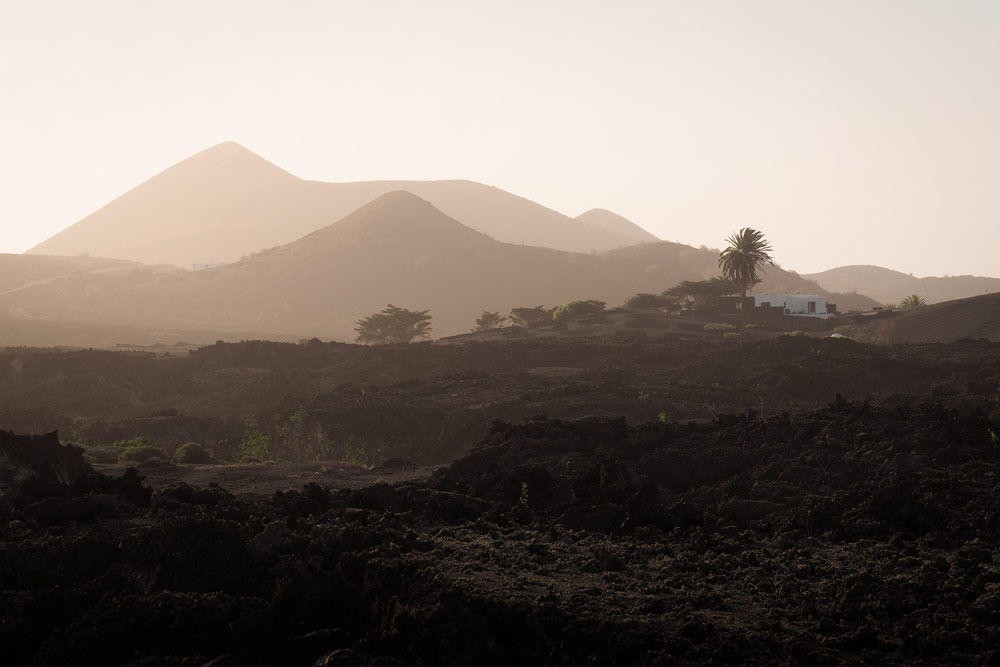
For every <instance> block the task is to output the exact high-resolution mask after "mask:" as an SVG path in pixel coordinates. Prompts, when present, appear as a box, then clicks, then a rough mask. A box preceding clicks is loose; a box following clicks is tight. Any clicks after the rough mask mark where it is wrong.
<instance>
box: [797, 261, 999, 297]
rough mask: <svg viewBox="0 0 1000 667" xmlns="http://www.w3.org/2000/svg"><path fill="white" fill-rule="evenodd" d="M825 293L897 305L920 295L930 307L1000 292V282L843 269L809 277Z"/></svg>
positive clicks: (876, 269)
mask: <svg viewBox="0 0 1000 667" xmlns="http://www.w3.org/2000/svg"><path fill="white" fill-rule="evenodd" d="M803 277H804V278H808V279H810V280H815V281H816V282H817V283H818V284H819V285H821V286H822V287H823V288H824V289H828V290H832V291H836V292H851V291H854V290H857V291H858V292H860V293H862V294H866V295H868V296H870V297H872V298H873V299H876V300H877V301H879V302H881V303H896V304H898V303H899V302H900V301H902V300H903V299H905V298H906V297H907V296H909V295H911V294H917V295H919V296H920V297H921V298H923V299H924V300H926V301H927V302H928V303H940V302H942V301H951V300H954V299H962V298H965V297H970V296H975V295H979V294H989V293H992V292H1000V279H998V278H985V277H981V276H945V277H936V276H929V277H926V278H915V277H913V276H911V275H908V274H906V273H901V272H899V271H893V270H891V269H886V268H883V267H881V266H871V265H855V266H841V267H837V268H835V269H830V270H829V271H823V272H821V273H813V274H809V275H806V276H803Z"/></svg>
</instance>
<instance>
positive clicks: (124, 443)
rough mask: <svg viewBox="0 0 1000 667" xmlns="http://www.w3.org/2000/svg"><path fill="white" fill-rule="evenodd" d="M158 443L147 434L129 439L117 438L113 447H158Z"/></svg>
mask: <svg viewBox="0 0 1000 667" xmlns="http://www.w3.org/2000/svg"><path fill="white" fill-rule="evenodd" d="M156 446H157V444H156V443H155V442H153V441H152V440H150V439H149V438H147V437H146V436H144V435H142V436H137V437H135V438H129V439H127V440H116V441H115V442H114V444H113V445H112V447H117V448H118V449H134V448H136V447H156Z"/></svg>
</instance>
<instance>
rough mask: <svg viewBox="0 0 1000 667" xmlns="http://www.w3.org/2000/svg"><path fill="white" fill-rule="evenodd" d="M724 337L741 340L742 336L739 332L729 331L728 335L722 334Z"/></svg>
mask: <svg viewBox="0 0 1000 667" xmlns="http://www.w3.org/2000/svg"><path fill="white" fill-rule="evenodd" d="M722 337H723V338H739V337H740V334H739V332H737V331H727V332H726V333H724V334H722Z"/></svg>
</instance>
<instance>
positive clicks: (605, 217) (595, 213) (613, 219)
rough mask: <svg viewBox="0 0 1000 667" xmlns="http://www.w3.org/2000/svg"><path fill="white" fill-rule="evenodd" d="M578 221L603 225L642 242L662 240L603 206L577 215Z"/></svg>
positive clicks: (598, 225)
mask: <svg viewBox="0 0 1000 667" xmlns="http://www.w3.org/2000/svg"><path fill="white" fill-rule="evenodd" d="M576 221H577V222H584V223H587V224H588V225H595V226H597V227H603V228H604V229H608V230H610V231H613V232H615V233H616V234H621V235H622V236H626V237H628V238H630V239H633V240H635V241H637V242H640V243H642V242H650V241H651V242H656V241H659V240H660V239H658V238H656V237H655V236H653V235H652V234H650V233H649V232H647V231H646V230H645V229H643V228H642V227H640V226H639V225H637V224H635V223H634V222H632V221H631V220H629V219H628V218H625V217H623V216H620V215H618V214H617V213H613V212H611V211H608V210H605V209H603V208H592V209H590V210H589V211H587V212H586V213H581V214H580V215H578V216H576Z"/></svg>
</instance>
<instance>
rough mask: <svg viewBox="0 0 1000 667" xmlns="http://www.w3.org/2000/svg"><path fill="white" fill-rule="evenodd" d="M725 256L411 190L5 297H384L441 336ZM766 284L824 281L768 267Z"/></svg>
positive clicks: (636, 285) (230, 317)
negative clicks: (546, 224)
mask: <svg viewBox="0 0 1000 667" xmlns="http://www.w3.org/2000/svg"><path fill="white" fill-rule="evenodd" d="M717 260H718V255H717V253H715V252H713V251H709V250H698V249H696V248H692V247H690V246H684V245H681V244H677V243H667V242H660V243H643V244H639V245H635V246H630V247H626V248H621V249H617V250H613V251H607V252H604V253H600V254H594V255H592V254H579V253H568V252H563V251H559V250H552V249H548V248H537V247H532V246H520V245H513V244H508V243H500V242H498V241H496V240H494V239H491V238H489V237H488V236H486V235H484V234H482V233H479V232H477V231H475V230H472V229H470V228H468V227H466V226H464V225H462V224H461V223H459V222H458V221H456V220H454V219H453V218H450V217H449V216H447V215H445V214H444V213H442V212H441V211H439V210H437V209H436V208H435V207H433V206H432V205H431V204H430V203H429V202H427V201H425V200H423V199H420V198H419V197H417V196H415V195H413V194H411V193H408V192H393V193H388V194H386V195H383V196H381V197H379V198H378V199H376V200H375V201H373V202H371V203H369V204H366V205H365V206H363V207H362V208H360V209H358V210H357V211H355V212H354V213H352V214H350V215H349V216H347V217H346V218H344V219H343V220H341V221H339V222H337V223H335V224H331V225H328V226H327V227H324V228H323V229H320V230H317V231H315V232H313V233H311V234H308V235H306V236H305V237H303V238H301V239H299V240H297V241H295V242H293V243H290V244H287V245H285V246H281V247H278V248H274V249H271V250H268V251H264V252H261V253H259V254H257V255H255V256H254V257H250V258H248V259H246V260H244V261H241V262H238V263H235V264H232V265H228V266H223V267H219V268H216V269H212V270H208V271H196V272H177V273H175V274H171V275H161V274H157V273H154V272H153V271H133V272H132V273H131V274H130V275H129V276H128V278H120V279H116V278H112V277H108V276H103V275H92V274H88V275H85V276H81V277H79V278H78V279H76V280H67V281H63V282H61V283H60V284H59V285H57V286H56V285H49V284H42V285H38V286H37V287H36V288H33V289H25V290H21V291H19V292H16V293H12V294H9V295H6V296H0V309H2V308H4V307H6V308H8V309H10V310H11V311H16V312H18V313H21V314H22V315H23V316H24V317H25V318H34V319H36V320H51V321H60V322H77V323H79V324H80V325H81V326H83V325H96V324H100V325H101V326H105V327H107V326H118V327H146V328H147V329H149V330H162V329H169V330H186V331H194V330H198V331H229V332H232V333H233V335H237V334H241V333H243V332H247V331H254V332H262V333H263V334H271V335H274V336H285V337H287V336H293V337H294V336H301V337H312V336H317V337H321V338H339V339H345V340H351V339H353V337H354V332H353V329H354V326H355V323H356V321H357V320H358V319H359V318H361V317H364V316H365V315H368V314H371V313H373V312H377V311H378V310H381V309H382V308H383V307H384V306H385V305H386V304H387V303H393V304H395V305H397V306H400V307H403V308H410V309H420V310H423V309H429V310H430V311H431V315H432V317H433V322H432V324H433V327H434V329H433V334H434V336H435V337H439V336H445V335H450V334H456V333H462V332H465V331H468V330H469V329H470V328H471V327H472V325H473V322H474V320H475V318H476V317H477V316H478V315H479V314H480V313H481V312H482V311H484V310H489V311H499V312H502V313H506V312H508V311H509V310H510V309H511V308H512V307H516V306H536V305H546V306H554V305H558V304H561V303H565V302H567V301H570V300H573V299H600V300H603V301H606V302H607V303H608V304H609V305H617V304H620V303H622V302H623V301H624V300H625V299H626V298H628V297H629V296H631V295H632V294H635V293H636V292H659V291H662V290H663V289H665V288H667V287H670V286H672V285H675V284H677V283H678V282H680V281H682V280H700V279H704V278H708V277H711V276H713V275H716V274H717V273H718V267H717ZM763 288H770V289H783V290H788V291H815V285H813V284H812V283H810V282H808V281H806V280H804V279H802V278H800V277H799V276H796V275H794V274H791V273H787V272H785V271H782V270H781V269H777V268H774V269H769V271H768V277H767V280H766V281H765V283H764V286H763Z"/></svg>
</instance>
